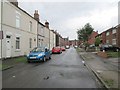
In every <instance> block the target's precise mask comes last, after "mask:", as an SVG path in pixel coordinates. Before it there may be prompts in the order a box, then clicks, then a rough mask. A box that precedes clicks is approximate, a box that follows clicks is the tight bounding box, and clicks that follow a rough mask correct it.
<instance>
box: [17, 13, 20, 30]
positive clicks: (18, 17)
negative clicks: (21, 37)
mask: <svg viewBox="0 0 120 90" xmlns="http://www.w3.org/2000/svg"><path fill="white" fill-rule="evenodd" d="M16 27H17V28H19V27H20V16H19V15H17V14H16Z"/></svg>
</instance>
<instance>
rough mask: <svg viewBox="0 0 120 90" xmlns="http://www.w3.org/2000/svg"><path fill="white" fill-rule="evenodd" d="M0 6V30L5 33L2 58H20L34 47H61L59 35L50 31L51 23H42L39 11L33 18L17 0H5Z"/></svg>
mask: <svg viewBox="0 0 120 90" xmlns="http://www.w3.org/2000/svg"><path fill="white" fill-rule="evenodd" d="M0 5H1V9H0V10H1V14H2V18H0V19H1V20H0V21H2V22H1V23H0V24H1V25H0V28H1V31H2V32H3V39H2V40H0V54H1V55H0V57H2V58H10V57H18V56H23V55H26V54H28V53H29V52H30V51H31V50H32V49H33V48H34V47H48V48H49V49H50V50H52V48H53V47H55V46H58V45H61V44H60V43H61V42H60V41H59V42H57V37H56V36H57V33H56V32H55V31H54V30H50V29H49V22H47V21H46V22H45V24H42V23H41V22H40V18H39V13H38V10H35V13H34V17H32V16H31V15H30V14H28V13H27V12H26V11H24V10H23V9H21V8H20V7H19V6H18V2H17V0H16V2H10V1H9V0H4V2H3V3H1V4H0ZM1 31H0V36H1ZM61 37H62V36H61ZM0 39H1V38H0ZM58 39H59V37H58ZM62 45H64V43H63V42H62Z"/></svg>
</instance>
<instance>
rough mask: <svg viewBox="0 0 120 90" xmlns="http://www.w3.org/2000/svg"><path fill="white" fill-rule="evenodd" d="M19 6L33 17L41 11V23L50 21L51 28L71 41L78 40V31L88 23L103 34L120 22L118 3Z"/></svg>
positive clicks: (32, 4)
mask: <svg viewBox="0 0 120 90" xmlns="http://www.w3.org/2000/svg"><path fill="white" fill-rule="evenodd" d="M19 1H20V0H19ZM32 1H33V0H32ZM104 1H106V0H104ZM34 2H35V1H34ZM19 5H20V7H22V8H23V9H24V10H26V11H27V12H28V13H30V14H31V15H32V16H33V13H34V10H35V9H37V10H39V13H40V20H41V22H43V23H44V22H45V20H48V21H49V23H50V28H52V29H54V30H58V32H59V33H60V34H61V35H62V36H63V37H67V36H69V37H70V39H75V38H77V33H76V31H77V29H78V28H81V27H82V26H84V25H85V24H86V23H88V22H89V23H90V24H91V25H92V26H93V27H94V29H95V31H96V30H98V31H99V32H102V31H104V30H106V29H108V28H110V27H112V26H115V25H117V20H118V16H117V15H118V10H117V2H114V3H109V2H101V3H99V2H90V1H89V2H87V3H86V2H80V3H75V2H74V3H64V2H61V3H56V2H53V3H48V2H46V3H45V2H44V3H37V2H35V3H28V2H27V3H20V4H19Z"/></svg>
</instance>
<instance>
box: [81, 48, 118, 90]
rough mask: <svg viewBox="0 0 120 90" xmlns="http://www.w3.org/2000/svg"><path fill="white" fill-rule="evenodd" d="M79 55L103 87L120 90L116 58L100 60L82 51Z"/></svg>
mask: <svg viewBox="0 0 120 90" xmlns="http://www.w3.org/2000/svg"><path fill="white" fill-rule="evenodd" d="M79 54H80V56H81V57H82V58H83V60H84V61H85V64H86V65H87V66H88V67H89V68H91V70H92V71H93V72H94V73H95V74H96V76H97V77H98V78H99V79H100V80H101V82H102V83H103V84H104V85H105V87H107V88H116V89H117V88H119V89H120V87H119V86H120V84H119V81H118V80H119V73H120V72H119V68H118V64H119V61H118V60H119V59H118V58H102V57H99V56H97V55H96V53H94V52H93V53H92V52H85V51H84V50H83V49H80V52H79Z"/></svg>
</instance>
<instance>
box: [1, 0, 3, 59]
mask: <svg viewBox="0 0 120 90" xmlns="http://www.w3.org/2000/svg"><path fill="white" fill-rule="evenodd" d="M2 23H3V0H1V31H2V32H3V30H2ZM1 60H2V39H1Z"/></svg>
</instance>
